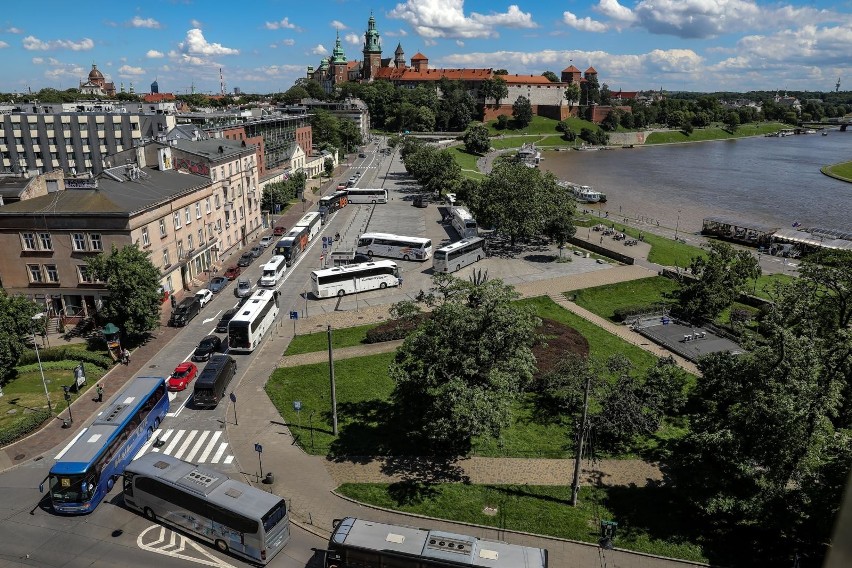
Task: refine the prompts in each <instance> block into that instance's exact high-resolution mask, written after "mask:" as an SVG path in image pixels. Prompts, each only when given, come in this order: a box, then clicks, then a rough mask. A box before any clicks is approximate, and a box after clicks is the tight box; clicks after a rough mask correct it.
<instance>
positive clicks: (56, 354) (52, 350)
mask: <svg viewBox="0 0 852 568" xmlns="http://www.w3.org/2000/svg"><path fill="white" fill-rule="evenodd" d="M38 354H39V357H41V361H42V363H44V362H45V361H77V362H80V361H82V362H83V363H91V364H92V365H97V366H98V367H101V368H102V369H109V368H110V367H112V366H113V364H114V363H115V362H114V361H113V360H112V358H111V357H109V356H107V355H100V354H98V353H92V352H91V351H86V350H84V349H76V348H74V347H70V346H68V345H62V346H59V347H47V348H45V349H39V350H38ZM33 363H36V364H37V363H38V358H37V357H36V354H35V351H25V352H24V353H23V355H21V358H20V360H19V361H18V365H19V366H22V365H32V364H33Z"/></svg>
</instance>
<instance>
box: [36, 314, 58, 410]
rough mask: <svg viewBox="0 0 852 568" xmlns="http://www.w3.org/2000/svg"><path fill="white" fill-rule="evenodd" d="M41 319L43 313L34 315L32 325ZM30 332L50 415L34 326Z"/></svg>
mask: <svg viewBox="0 0 852 568" xmlns="http://www.w3.org/2000/svg"><path fill="white" fill-rule="evenodd" d="M43 317H44V312H40V313H37V314H36V315H34V316H33V317H32V320H33V324H35V322H37V321H41V319H42V318H43ZM32 332H33V346H35V352H36V359H37V360H38V370H39V371H40V372H41V384H42V386H43V387H44V396H45V398H47V411H48V412H49V413H50V414H51V415H52V414H53V408H52V407H51V405H50V393H49V392H47V381H46V380H45V378H44V368H43V367H42V366H41V355H39V352H38V341H36V334H35V325H33V327H32Z"/></svg>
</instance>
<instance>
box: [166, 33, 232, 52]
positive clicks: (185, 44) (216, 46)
mask: <svg viewBox="0 0 852 568" xmlns="http://www.w3.org/2000/svg"><path fill="white" fill-rule="evenodd" d="M178 48H179V49H180V50H181V51H182V52H183V53H185V54H189V55H239V53H240V50H238V49H232V48H230V47H225V46H223V45H222V44H221V43H209V42H208V41H207V40H206V39H204V34H203V33H202V32H201V30H200V29H198V28H193V29H191V30H189V31H187V32H186V39H185V40H184V41H182V42H181V43H179V44H178Z"/></svg>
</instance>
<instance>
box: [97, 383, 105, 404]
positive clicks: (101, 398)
mask: <svg viewBox="0 0 852 568" xmlns="http://www.w3.org/2000/svg"><path fill="white" fill-rule="evenodd" d="M103 401H104V387H103V385H98V402H103Z"/></svg>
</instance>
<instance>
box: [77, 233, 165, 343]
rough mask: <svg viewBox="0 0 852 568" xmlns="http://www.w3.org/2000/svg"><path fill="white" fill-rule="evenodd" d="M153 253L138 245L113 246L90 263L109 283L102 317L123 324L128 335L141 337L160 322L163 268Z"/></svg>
mask: <svg viewBox="0 0 852 568" xmlns="http://www.w3.org/2000/svg"><path fill="white" fill-rule="evenodd" d="M149 257H150V253H149V252H146V251H143V250H141V249H140V248H139V245H136V244H133V245H126V246H124V247H122V248H121V249H118V248H116V247H115V246H113V247H112V250H111V251H110V253H109V254H107V253H105V252H104V253H101V254H99V255H97V256H96V257H94V258H92V259H91V260H89V262H88V267H89V269H90V270H91V273H92V276H93V277H94V278H95V279H97V280H103V281H104V282H106V287H107V290H108V291H109V296H107V297H106V299H105V300H104V306H103V309H102V310H101V316H102V317H103V319H104V320H105V321H108V322H111V323H114V324H115V325H117V326H118V327H120V328H121V329H122V330H123V331H124V332H125V333H126V334H127V336H128V337H130V338H132V339H139V338H141V337H143V336H144V335H145V334H147V333H148V332H150V331H152V330H154V329H156V328H157V326H159V325H160V300H161V298H162V292H161V291H160V271H159V269H158V268H157V267H156V266H154V265H153V264H152V263H151V260H150V258H149Z"/></svg>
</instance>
